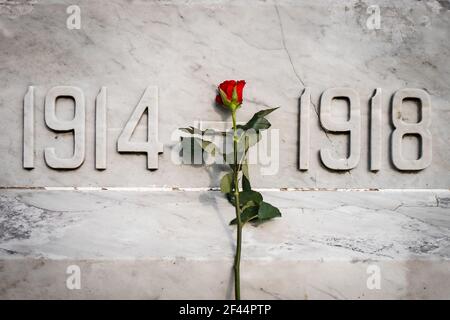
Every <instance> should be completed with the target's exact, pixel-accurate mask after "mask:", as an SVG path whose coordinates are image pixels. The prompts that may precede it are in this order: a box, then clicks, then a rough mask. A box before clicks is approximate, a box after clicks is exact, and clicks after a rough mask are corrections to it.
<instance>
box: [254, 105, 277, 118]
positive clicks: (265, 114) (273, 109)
mask: <svg viewBox="0 0 450 320" xmlns="http://www.w3.org/2000/svg"><path fill="white" fill-rule="evenodd" d="M278 108H280V107H276V108H269V109H264V110H261V111H258V112H257V113H255V115H256V116H258V117H265V116H267V115H269V114H271V113H272V112H274V111H275V110H277V109H278Z"/></svg>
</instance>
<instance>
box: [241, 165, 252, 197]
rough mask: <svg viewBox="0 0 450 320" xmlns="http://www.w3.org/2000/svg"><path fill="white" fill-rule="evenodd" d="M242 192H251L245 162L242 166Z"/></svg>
mask: <svg viewBox="0 0 450 320" xmlns="http://www.w3.org/2000/svg"><path fill="white" fill-rule="evenodd" d="M242 173H243V174H242V190H244V191H250V190H252V186H251V184H250V174H249V172H248V164H247V161H245V162H244V163H243V164H242Z"/></svg>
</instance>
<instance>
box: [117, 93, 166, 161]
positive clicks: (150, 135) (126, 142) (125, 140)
mask: <svg viewBox="0 0 450 320" xmlns="http://www.w3.org/2000/svg"><path fill="white" fill-rule="evenodd" d="M146 110H147V119H148V122H147V126H148V128H147V141H145V142H133V141H131V136H132V134H133V132H134V130H135V128H136V126H137V124H138V122H139V120H140V119H141V117H142V115H143V114H144V112H145V111H146ZM117 151H119V152H143V153H147V168H148V169H158V154H159V153H162V152H163V145H162V143H160V142H159V141H158V88H157V87H152V86H151V87H147V89H145V92H144V94H143V95H142V98H141V100H140V101H139V103H138V104H137V106H136V108H135V109H134V111H133V113H132V114H131V116H130V119H129V120H128V122H127V123H126V125H125V127H124V128H123V130H122V133H121V134H120V136H119V140H118V141H117Z"/></svg>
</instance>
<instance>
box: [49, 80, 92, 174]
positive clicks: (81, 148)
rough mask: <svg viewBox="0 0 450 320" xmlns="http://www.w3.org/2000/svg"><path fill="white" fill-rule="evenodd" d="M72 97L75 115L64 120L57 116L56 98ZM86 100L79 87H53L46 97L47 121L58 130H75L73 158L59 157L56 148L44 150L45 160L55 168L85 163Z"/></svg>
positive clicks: (73, 166) (75, 166) (76, 166)
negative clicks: (70, 118)
mask: <svg viewBox="0 0 450 320" xmlns="http://www.w3.org/2000/svg"><path fill="white" fill-rule="evenodd" d="M58 97H72V98H73V99H74V101H75V116H74V117H73V119H72V120H69V121H64V120H60V119H58V118H57V117H56V99H57V98H58ZM85 121H86V120H85V102H84V94H83V91H81V90H80V89H79V88H76V87H68V86H59V87H53V88H51V89H50V90H49V91H48V92H47V95H46V97H45V123H46V124H47V126H48V127H49V128H50V129H52V130H54V131H56V132H73V134H74V151H73V155H72V157H71V158H59V157H58V156H57V155H56V152H55V148H50V147H47V148H45V151H44V156H45V162H46V163H47V165H48V166H49V167H51V168H55V169H75V168H78V167H79V166H81V165H82V164H83V161H84V152H85V136H86V134H85Z"/></svg>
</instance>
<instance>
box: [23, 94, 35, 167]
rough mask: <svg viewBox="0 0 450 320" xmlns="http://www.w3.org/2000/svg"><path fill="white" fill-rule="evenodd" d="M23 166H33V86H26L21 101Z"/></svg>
mask: <svg viewBox="0 0 450 320" xmlns="http://www.w3.org/2000/svg"><path fill="white" fill-rule="evenodd" d="M23 167H24V168H26V169H33V168H34V87H32V86H30V87H28V91H27V93H26V94H25V99H24V102H23Z"/></svg>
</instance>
